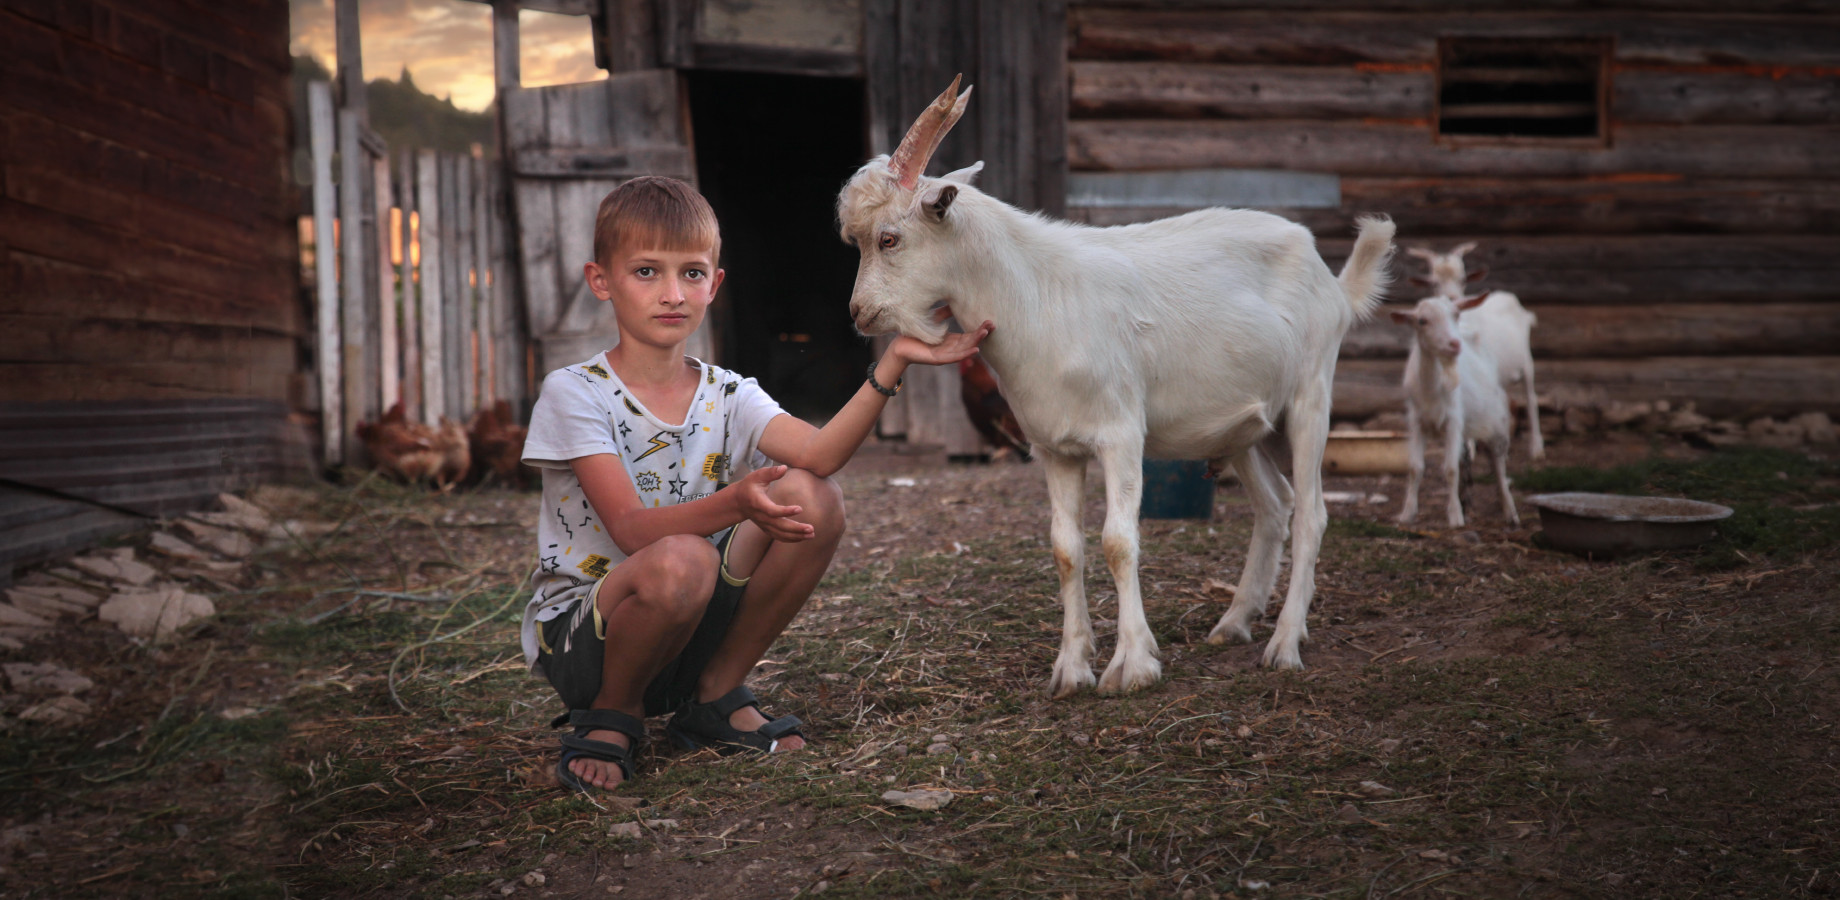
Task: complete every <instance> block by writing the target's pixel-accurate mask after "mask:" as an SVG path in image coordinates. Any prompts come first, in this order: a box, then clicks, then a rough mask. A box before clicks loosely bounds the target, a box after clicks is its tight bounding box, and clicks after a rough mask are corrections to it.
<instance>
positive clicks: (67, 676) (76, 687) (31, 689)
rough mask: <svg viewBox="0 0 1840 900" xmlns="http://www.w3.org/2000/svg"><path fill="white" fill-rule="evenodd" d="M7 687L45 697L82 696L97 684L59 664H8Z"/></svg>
mask: <svg viewBox="0 0 1840 900" xmlns="http://www.w3.org/2000/svg"><path fill="white" fill-rule="evenodd" d="M0 670H4V671H5V672H6V682H7V686H8V687H10V688H11V689H12V690H13V691H14V692H16V693H20V694H26V695H28V696H34V697H43V696H48V695H53V694H81V693H83V692H84V691H87V690H89V689H90V688H92V687H95V686H96V683H95V682H93V681H90V680H89V679H88V678H85V677H83V676H82V675H79V674H77V673H76V672H73V671H71V670H69V669H66V668H64V667H63V666H60V665H58V664H57V663H7V664H6V665H4V666H0Z"/></svg>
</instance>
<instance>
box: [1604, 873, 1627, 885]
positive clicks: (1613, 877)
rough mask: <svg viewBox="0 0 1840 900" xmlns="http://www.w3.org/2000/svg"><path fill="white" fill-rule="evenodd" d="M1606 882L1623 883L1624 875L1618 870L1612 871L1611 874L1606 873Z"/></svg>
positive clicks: (1610, 883) (1612, 883)
mask: <svg viewBox="0 0 1840 900" xmlns="http://www.w3.org/2000/svg"><path fill="white" fill-rule="evenodd" d="M1604 883H1605V884H1609V885H1618V884H1622V883H1623V876H1622V874H1621V873H1618V872H1611V873H1609V874H1606V875H1605V876H1604Z"/></svg>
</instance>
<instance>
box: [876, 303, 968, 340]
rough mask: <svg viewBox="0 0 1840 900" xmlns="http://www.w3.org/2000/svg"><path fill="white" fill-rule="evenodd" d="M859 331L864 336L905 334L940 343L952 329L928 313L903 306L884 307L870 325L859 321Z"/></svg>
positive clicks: (916, 338) (915, 338)
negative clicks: (914, 311) (910, 309)
mask: <svg viewBox="0 0 1840 900" xmlns="http://www.w3.org/2000/svg"><path fill="white" fill-rule="evenodd" d="M856 330H857V332H859V333H861V334H862V335H863V336H864V337H874V336H875V335H878V334H903V335H906V336H908V337H910V338H913V339H914V340H917V341H920V342H921V343H924V344H938V343H939V342H940V341H943V340H945V339H946V334H947V333H948V332H949V331H950V330H951V329H949V328H947V327H946V323H944V322H936V321H934V320H933V317H932V316H931V315H928V314H924V313H923V314H915V313H912V312H910V311H908V310H906V309H902V308H891V309H883V310H882V311H880V312H878V313H876V314H875V316H874V317H873V318H871V319H870V320H869V322H868V327H866V328H865V327H864V326H863V323H861V322H858V323H857V325H856Z"/></svg>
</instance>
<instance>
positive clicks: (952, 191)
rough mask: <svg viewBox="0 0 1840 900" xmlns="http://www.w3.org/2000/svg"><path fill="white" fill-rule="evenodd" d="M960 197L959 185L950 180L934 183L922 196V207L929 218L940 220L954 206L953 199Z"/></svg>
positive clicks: (942, 219) (943, 218) (935, 220)
mask: <svg viewBox="0 0 1840 900" xmlns="http://www.w3.org/2000/svg"><path fill="white" fill-rule="evenodd" d="M957 199H958V185H956V184H952V183H950V182H945V183H938V184H934V185H933V186H932V187H929V188H927V190H926V193H925V194H922V195H921V196H920V209H921V210H922V211H923V212H925V213H926V217H927V219H929V220H931V221H934V222H940V221H944V220H945V217H946V210H948V209H951V208H952V201H954V200H957Z"/></svg>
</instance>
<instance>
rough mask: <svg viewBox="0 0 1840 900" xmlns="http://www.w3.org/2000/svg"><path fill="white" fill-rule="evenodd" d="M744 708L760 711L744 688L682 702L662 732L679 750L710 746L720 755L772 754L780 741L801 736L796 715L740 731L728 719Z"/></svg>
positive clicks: (752, 697)
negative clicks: (717, 695)
mask: <svg viewBox="0 0 1840 900" xmlns="http://www.w3.org/2000/svg"><path fill="white" fill-rule="evenodd" d="M744 706H752V707H754V708H755V709H759V708H760V701H759V700H756V699H754V692H753V691H750V690H748V689H747V687H746V686H745V685H744V686H742V687H738V688H735V689H734V690H732V691H729V692H728V693H726V694H723V695H722V696H721V697H718V698H716V699H714V700H711V701H709V702H708V703H698V702H696V701H695V700H686V701H684V705H683V706H681V707H678V710H677V713H676V714H675V715H673V716H671V722H670V724H668V725H666V726H665V727H664V733H665V734H667V735H670V737H671V743H673V744H676V745H677V746H678V748H679V749H683V750H696V749H699V748H702V747H713V748H715V751H716V752H717V753H720V754H722V755H723V756H731V755H733V754H736V753H741V752H744V751H753V752H755V753H772V752H773V751H774V749H775V748H777V747H778V746H779V742H780V741H781V740H783V739H785V738H788V737H791V736H793V735H795V734H796V735H798V736H799V737H804V736H805V733H804V732H802V731H800V730H799V726H800V725H802V724H804V723H802V722H800V721H799V717H798V716H780V717H779V718H777V719H774V720H772V721H770V722H768V723H767V724H765V725H762V726H760V727H759V728H758V729H756V730H754V731H742V730H740V729H738V728H736V727H735V726H733V725H730V724H728V717H729V716H731V715H734V713H735V710H737V709H740V708H742V707H744Z"/></svg>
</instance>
